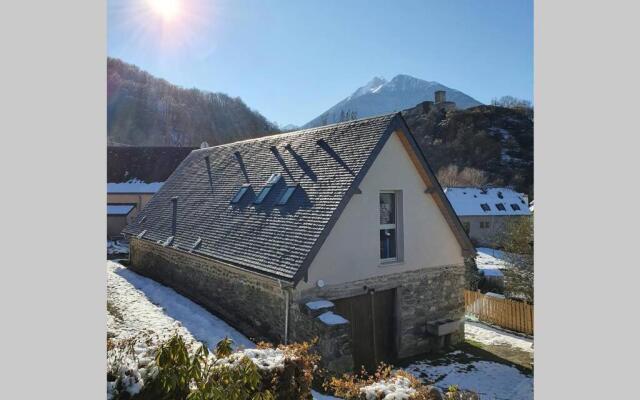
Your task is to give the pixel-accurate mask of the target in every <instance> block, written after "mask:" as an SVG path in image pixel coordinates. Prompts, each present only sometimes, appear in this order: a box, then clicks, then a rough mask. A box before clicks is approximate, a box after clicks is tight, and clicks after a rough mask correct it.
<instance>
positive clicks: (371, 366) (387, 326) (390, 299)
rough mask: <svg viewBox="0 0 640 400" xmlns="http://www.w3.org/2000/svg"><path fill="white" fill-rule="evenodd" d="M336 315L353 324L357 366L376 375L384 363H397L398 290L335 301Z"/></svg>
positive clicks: (358, 368)
mask: <svg viewBox="0 0 640 400" xmlns="http://www.w3.org/2000/svg"><path fill="white" fill-rule="evenodd" d="M333 302H334V304H335V305H336V306H335V310H336V313H338V314H341V315H343V316H344V317H345V318H347V319H348V320H349V322H350V323H351V343H352V348H353V363H354V367H355V370H356V371H359V370H360V367H361V366H364V367H365V369H366V370H368V371H374V370H375V369H376V367H377V366H378V364H379V363H380V362H386V363H389V362H392V361H394V359H395V337H394V333H395V315H394V314H395V289H390V290H384V291H380V292H374V291H371V292H369V293H367V294H363V295H360V296H355V297H349V298H346V299H339V300H334V301H333Z"/></svg>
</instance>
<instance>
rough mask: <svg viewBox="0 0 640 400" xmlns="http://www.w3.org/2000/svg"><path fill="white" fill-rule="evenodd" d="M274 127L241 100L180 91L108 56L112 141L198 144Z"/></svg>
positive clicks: (270, 130) (256, 133)
mask: <svg viewBox="0 0 640 400" xmlns="http://www.w3.org/2000/svg"><path fill="white" fill-rule="evenodd" d="M276 131H277V129H276V128H275V126H274V125H273V124H271V123H270V122H269V121H268V120H267V119H266V118H264V117H263V116H262V115H260V114H259V113H258V112H256V111H253V110H251V109H250V108H249V107H247V106H246V105H245V104H244V103H243V102H242V100H241V99H240V98H238V97H236V98H232V97H229V96H228V95H226V94H223V93H210V92H204V91H200V90H198V89H184V88H181V87H178V86H176V85H173V84H171V83H169V82H167V81H165V80H164V79H159V78H156V77H154V76H152V75H151V74H149V73H147V72H145V71H142V70H141V69H140V68H138V67H136V66H135V65H131V64H127V63H125V62H123V61H121V60H119V59H115V58H108V59H107V137H108V142H109V143H110V144H118V145H123V144H124V145H135V146H198V145H200V143H202V142H203V141H206V142H208V143H209V144H210V145H216V144H222V143H228V142H233V141H237V140H243V139H248V138H252V137H257V136H263V135H266V134H269V133H273V132H276Z"/></svg>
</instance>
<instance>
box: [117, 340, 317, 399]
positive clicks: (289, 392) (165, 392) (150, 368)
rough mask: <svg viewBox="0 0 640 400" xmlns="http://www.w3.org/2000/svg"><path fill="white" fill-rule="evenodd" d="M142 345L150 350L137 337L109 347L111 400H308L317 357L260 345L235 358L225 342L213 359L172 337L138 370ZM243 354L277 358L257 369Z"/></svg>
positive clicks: (305, 348)
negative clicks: (136, 346)
mask: <svg viewBox="0 0 640 400" xmlns="http://www.w3.org/2000/svg"><path fill="white" fill-rule="evenodd" d="M141 340H143V341H144V340H146V341H147V344H148V345H152V344H153V340H150V339H143V338H141V337H134V338H131V339H127V340H124V341H121V342H118V343H116V342H115V341H110V342H109V343H110V344H109V345H108V354H110V355H109V357H110V368H109V370H108V371H109V372H108V374H107V381H108V382H110V383H109V385H110V386H111V387H112V390H111V398H112V399H118V400H119V399H131V400H151V399H159V400H226V399H230V400H245V399H252V400H269V399H276V398H277V399H286V400H294V399H296V400H297V399H311V398H312V396H311V383H312V380H313V370H314V368H315V365H316V364H317V361H318V357H317V356H315V355H312V354H311V353H310V351H309V348H310V345H309V344H306V343H303V344H295V345H290V346H278V347H277V348H272V347H271V346H269V345H267V344H264V343H261V344H259V346H258V349H252V350H246V351H239V352H233V351H232V341H231V340H230V339H224V340H222V341H220V342H219V343H218V344H217V346H216V351H215V353H214V354H210V353H209V350H208V349H207V347H206V346H204V345H200V346H198V347H197V348H195V347H194V346H189V345H188V344H187V343H185V341H184V339H183V338H182V336H180V335H178V334H175V335H174V336H172V337H171V338H170V339H168V340H166V341H163V342H161V343H160V344H159V346H158V347H157V350H155V356H154V358H153V362H152V363H149V365H146V368H144V369H142V368H141V369H137V366H138V363H139V360H138V357H137V353H138V352H136V351H134V347H135V344H136V341H141ZM194 348H195V350H194ZM116 350H118V351H116ZM109 352H111V353H109ZM247 354H249V355H250V356H255V355H256V354H258V355H260V354H269V355H275V356H277V357H279V358H278V362H277V363H272V364H269V365H266V366H265V365H262V364H259V363H258V365H257V364H256V362H254V361H252V359H251V358H250V357H248V356H247ZM131 387H133V389H131Z"/></svg>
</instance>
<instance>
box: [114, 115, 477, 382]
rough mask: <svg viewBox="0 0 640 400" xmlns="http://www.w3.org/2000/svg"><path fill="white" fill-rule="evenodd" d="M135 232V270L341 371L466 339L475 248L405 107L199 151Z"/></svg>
mask: <svg viewBox="0 0 640 400" xmlns="http://www.w3.org/2000/svg"><path fill="white" fill-rule="evenodd" d="M125 233H126V234H127V236H128V237H129V239H130V268H131V269H133V270H134V271H137V272H139V273H141V274H143V275H146V276H149V277H151V278H153V279H155V280H157V281H159V282H162V283H163V284H166V285H168V286H171V287H172V288H174V289H175V290H177V291H178V292H180V293H182V294H184V295H186V296H187V297H190V298H191V299H193V300H194V301H196V302H198V303H199V304H201V305H203V306H204V307H206V308H207V309H209V310H211V311H213V312H215V313H216V314H218V315H220V316H221V317H223V318H224V319H225V320H226V321H227V322H229V323H230V324H232V325H233V326H235V327H236V328H237V329H239V330H240V331H242V332H243V333H245V334H246V335H248V336H250V337H254V338H258V339H261V338H266V339H268V340H271V341H277V342H291V341H296V342H298V341H304V340H311V339H312V338H314V337H318V338H319V344H318V350H319V352H320V354H321V355H322V358H323V365H324V366H325V367H326V368H328V369H330V370H333V371H345V370H350V369H352V368H353V367H354V365H355V366H356V368H357V369H358V370H359V366H360V365H365V366H366V367H367V368H370V369H371V368H373V367H375V365H376V364H377V363H378V362H380V361H387V362H389V361H395V360H398V359H403V358H408V357H411V356H415V355H418V354H422V353H425V352H428V351H431V350H434V349H437V348H439V347H440V346H442V345H443V344H447V343H452V344H453V343H457V342H459V341H462V340H464V327H463V317H464V296H463V292H464V288H465V285H466V275H465V271H466V268H465V261H466V260H467V259H469V258H473V257H474V255H475V249H474V248H473V245H472V244H471V242H470V240H469V238H468V237H467V235H466V234H465V232H464V230H463V228H462V225H461V224H460V221H459V220H458V218H457V217H456V215H455V213H454V212H453V209H452V208H451V205H450V204H449V202H448V200H447V198H446V196H445V195H444V193H443V191H442V189H441V188H440V186H439V185H438V182H437V180H436V178H435V177H434V174H433V172H432V171H431V170H430V168H429V166H428V164H427V161H426V160H425V158H424V155H423V153H422V152H421V150H420V148H419V147H418V145H417V143H416V141H415V139H414V137H413V135H412V134H411V133H410V131H409V129H408V127H407V125H406V124H405V121H404V119H403V118H402V116H401V115H400V114H399V113H397V114H390V115H384V116H379V117H374V118H368V119H362V120H356V121H349V122H345V123H340V124H335V125H328V126H323V127H319V128H313V129H306V130H302V131H297V132H292V133H284V134H279V135H274V136H267V137H263V138H258V139H251V140H245V141H241V142H236V143H230V144H226V145H221V146H215V147H209V148H204V149H200V150H195V151H193V152H192V153H191V154H190V155H189V156H188V157H187V158H186V159H185V160H184V161H183V162H182V164H180V166H179V167H178V168H177V169H176V171H175V172H174V173H173V174H172V175H171V177H169V179H167V181H166V182H165V184H164V185H163V186H162V188H161V189H160V190H159V191H158V192H157V193H156V195H155V196H154V197H153V198H152V199H151V200H150V201H149V203H148V204H147V206H146V207H145V208H144V209H143V211H142V212H141V213H140V214H138V216H137V217H136V218H135V220H134V221H133V222H132V223H131V224H130V225H129V226H128V227H127V228H125Z"/></svg>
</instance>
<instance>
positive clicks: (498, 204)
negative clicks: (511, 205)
mask: <svg viewBox="0 0 640 400" xmlns="http://www.w3.org/2000/svg"><path fill="white" fill-rule="evenodd" d="M496 208H497V209H498V210H500V211H507V210H506V209H505V208H504V204H502V203H496Z"/></svg>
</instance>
